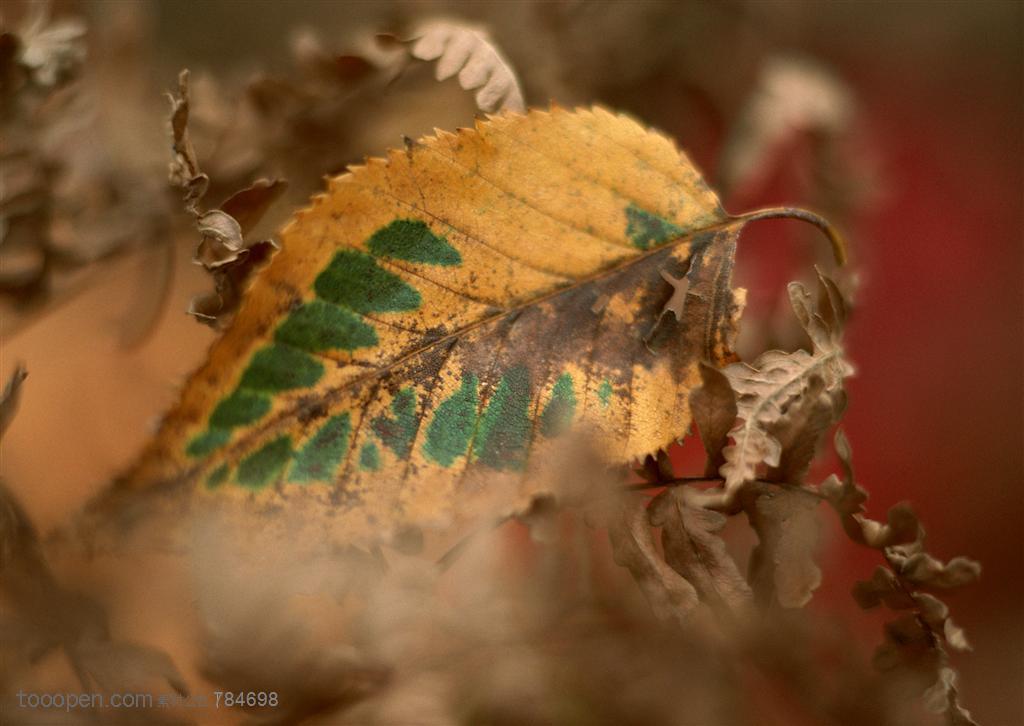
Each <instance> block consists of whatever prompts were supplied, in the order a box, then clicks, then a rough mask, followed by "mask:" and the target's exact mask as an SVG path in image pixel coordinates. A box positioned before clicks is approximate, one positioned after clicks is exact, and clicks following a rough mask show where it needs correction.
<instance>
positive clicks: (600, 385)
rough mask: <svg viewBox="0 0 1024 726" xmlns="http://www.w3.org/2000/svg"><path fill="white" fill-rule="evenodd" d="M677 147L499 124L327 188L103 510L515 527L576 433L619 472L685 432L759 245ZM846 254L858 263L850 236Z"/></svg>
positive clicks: (582, 129) (576, 128)
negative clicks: (743, 240)
mask: <svg viewBox="0 0 1024 726" xmlns="http://www.w3.org/2000/svg"><path fill="white" fill-rule="evenodd" d="M765 216H798V217H802V218H805V219H808V220H810V221H812V222H813V223H815V224H818V225H819V226H821V227H823V228H824V229H827V226H826V225H825V224H824V223H823V222H822V221H821V220H820V219H819V218H817V217H814V216H813V215H810V214H808V213H803V212H797V211H792V210H768V211H764V212H755V213H752V214H749V215H744V216H740V217H733V216H730V215H728V214H726V212H725V211H724V210H723V209H722V207H721V205H720V203H719V200H718V198H717V197H716V196H715V194H714V193H713V192H712V191H711V190H710V189H709V188H708V187H707V185H706V184H705V183H704V181H703V180H702V178H701V176H700V174H699V173H698V171H697V170H696V169H695V168H694V166H693V164H692V163H691V162H690V161H689V160H688V159H687V158H686V156H685V155H684V154H683V153H681V152H680V151H679V150H678V149H677V148H676V146H675V145H674V144H673V143H672V142H671V141H670V140H669V139H668V138H667V137H665V136H664V135H662V134H660V133H657V132H655V131H651V130H648V129H645V128H643V127H642V126H641V125H640V124H638V123H637V122H635V121H633V120H631V119H629V118H627V117H625V116H621V115H616V114H613V113H610V112H608V111H605V110H603V109H600V108H594V109H587V110H577V111H573V112H570V111H566V110H561V109H554V110H551V111H550V112H544V111H531V112H529V113H528V114H526V115H518V114H510V113H509V114H503V115H499V116H493V117H490V118H488V119H487V120H485V121H480V122H478V123H477V124H476V127H475V128H474V129H461V130H459V131H458V132H456V133H448V132H437V134H436V136H433V137H430V138H426V139H422V140H421V141H419V142H416V143H414V144H411V145H409V146H408V147H407V148H406V149H404V150H399V151H392V152H390V153H389V154H388V157H387V158H386V159H371V160H369V161H367V162H366V164H365V165H363V166H359V167H355V168H352V169H351V170H350V171H349V173H347V174H344V175H342V176H339V177H336V178H334V179H332V180H330V183H329V186H328V190H327V192H326V193H324V194H321V195H319V196H317V197H316V198H315V199H314V200H313V202H312V205H311V206H310V207H309V208H308V209H305V210H303V211H301V212H299V213H298V214H297V215H296V216H295V217H294V218H293V219H292V221H291V222H290V223H289V224H288V225H287V226H286V227H285V229H284V230H283V232H282V234H281V240H282V250H281V251H280V252H279V253H278V254H277V255H276V256H275V257H274V258H273V260H272V262H271V263H270V264H269V266H267V267H266V268H265V269H264V270H262V271H261V272H260V273H259V274H258V276H257V277H256V278H255V280H254V282H253V284H252V286H251V288H250V290H249V291H248V293H247V295H246V299H245V300H244V303H243V304H242V306H241V308H240V309H239V311H238V314H237V317H236V319H235V320H234V322H233V323H232V325H231V326H230V328H229V329H228V330H227V331H226V333H225V334H224V335H223V337H222V338H221V339H219V340H218V341H217V342H216V343H215V345H214V346H213V348H212V350H211V351H210V354H209V357H208V360H207V362H206V363H205V365H203V366H202V367H201V368H200V369H199V370H198V371H197V372H196V373H195V374H194V375H193V376H192V378H191V379H190V380H189V382H188V383H187V385H186V386H185V388H184V390H183V392H182V394H181V400H180V402H179V403H178V405H177V406H176V407H175V408H174V409H173V410H172V411H171V412H170V413H169V414H168V415H167V417H166V418H165V420H164V421H163V424H162V426H161V429H160V432H159V435H158V436H157V437H156V438H155V439H154V440H153V442H152V443H151V445H150V446H149V447H148V449H147V450H146V452H145V453H144V455H143V456H142V457H141V459H140V461H139V462H138V464H137V465H136V466H135V467H134V468H133V470H132V471H131V472H130V473H129V474H127V475H126V476H125V477H124V478H123V479H122V480H121V481H119V483H118V484H117V485H116V487H115V488H114V490H113V492H112V495H111V496H108V497H107V498H106V499H105V500H101V502H100V503H99V504H98V505H97V507H101V508H102V507H103V506H104V502H106V503H110V502H124V501H125V500H126V499H127V500H129V501H130V500H131V498H132V497H133V496H136V495H138V496H144V495H146V494H147V493H150V492H162V493H166V492H178V493H184V494H185V495H186V496H188V497H193V498H196V499H197V500H198V501H199V502H200V503H201V502H203V501H206V499H205V498H207V497H212V498H215V499H226V498H228V499H230V498H233V499H242V500H251V501H252V502H254V503H255V504H256V505H258V506H266V507H268V508H272V507H280V506H288V507H291V508H301V507H309V508H310V509H311V511H313V510H315V511H317V512H319V513H324V512H327V513H329V514H330V515H331V516H330V517H329V519H330V521H331V522H332V526H335V527H338V528H340V530H342V531H344V532H345V533H346V535H347V536H349V537H355V538H359V537H362V536H366V535H370V534H372V533H375V532H378V533H379V532H385V531H387V530H390V529H391V528H393V527H394V526H396V525H398V524H400V523H403V522H416V523H444V522H447V521H450V520H451V518H453V517H466V516H475V515H477V514H479V513H481V512H484V511H487V512H490V513H498V514H508V513H512V512H515V511H518V510H521V509H522V508H524V507H525V506H527V505H528V503H529V501H530V498H531V497H532V496H533V495H535V494H537V493H538V492H543V491H549V490H550V489H551V483H550V482H549V481H548V480H547V479H548V477H549V474H548V473H546V471H545V465H546V463H547V462H548V461H549V460H550V459H552V457H553V455H554V452H555V451H557V446H558V445H559V440H560V439H562V438H563V436H564V435H565V434H567V433H568V432H570V431H573V430H576V431H585V432H587V433H588V435H591V436H593V437H595V440H596V441H597V443H598V447H599V450H600V451H601V452H602V453H603V456H604V459H605V463H607V464H609V465H624V464H628V463H629V462H631V461H633V460H635V459H636V458H638V457H643V456H644V455H646V454H649V453H652V452H655V451H657V450H658V449H661V448H663V447H666V446H667V445H669V444H670V443H671V442H672V441H673V440H675V439H677V438H679V437H681V436H683V435H685V433H686V432H687V430H688V428H689V425H690V410H689V406H690V404H689V394H690V391H691V389H693V388H694V387H696V386H697V385H699V381H700V372H699V365H700V363H701V361H710V362H711V363H713V364H716V365H722V364H724V363H726V362H729V361H730V360H731V359H732V354H731V351H730V342H731V340H732V339H733V337H734V335H735V332H736V328H735V326H736V321H737V318H738V316H739V313H740V311H741V309H742V306H743V300H744V294H743V291H742V290H734V289H733V288H732V286H731V272H732V267H733V259H734V254H735V248H736V240H737V237H738V235H739V233H740V230H741V229H742V227H743V225H744V224H746V223H747V222H748V221H750V220H751V219H756V218H760V217H765ZM833 242H834V243H835V244H836V251H837V256H840V253H841V245H840V243H839V242H838V240H837V239H836V238H834V237H833Z"/></svg>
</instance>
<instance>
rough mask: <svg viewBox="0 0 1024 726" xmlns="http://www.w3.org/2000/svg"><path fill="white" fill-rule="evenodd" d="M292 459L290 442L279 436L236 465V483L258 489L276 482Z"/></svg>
mask: <svg viewBox="0 0 1024 726" xmlns="http://www.w3.org/2000/svg"><path fill="white" fill-rule="evenodd" d="M291 458H292V440H291V439H290V438H289V437H287V436H281V437H279V438H276V439H274V440H273V441H271V442H270V443H268V444H264V445H263V446H262V447H261V448H259V449H257V450H256V451H254V452H253V453H251V454H249V455H248V456H247V457H245V458H244V459H242V461H241V463H239V465H238V476H237V477H236V478H237V479H238V483H239V484H241V485H242V486H244V487H249V488H251V489H260V488H262V487H265V486H266V485H267V484H270V483H271V482H273V481H276V480H277V478H278V476H280V474H281V470H282V469H284V467H285V465H286V464H287V463H288V461H289V460H290V459H291Z"/></svg>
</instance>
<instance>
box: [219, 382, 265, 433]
mask: <svg viewBox="0 0 1024 726" xmlns="http://www.w3.org/2000/svg"><path fill="white" fill-rule="evenodd" d="M269 410H270V398H269V397H268V396H265V395H263V394H262V393H257V392H256V391H243V390H235V391H234V392H233V393H232V394H231V395H230V396H228V397H227V398H224V399H222V400H221V402H220V403H218V404H217V407H216V408H215V409H213V413H211V414H210V430H211V433H212V431H213V429H217V428H222V429H232V428H234V427H235V426H246V425H248V424H251V423H253V422H255V421H258V420H259V419H261V418H262V417H263V415H264V414H266V413H267V411H269ZM226 439H227V436H226V435H225V440H226Z"/></svg>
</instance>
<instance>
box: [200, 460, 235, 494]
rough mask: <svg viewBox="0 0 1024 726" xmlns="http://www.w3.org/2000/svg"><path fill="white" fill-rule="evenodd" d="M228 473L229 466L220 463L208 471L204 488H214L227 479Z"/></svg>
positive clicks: (229, 470) (229, 471)
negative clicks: (208, 474)
mask: <svg viewBox="0 0 1024 726" xmlns="http://www.w3.org/2000/svg"><path fill="white" fill-rule="evenodd" d="M230 473H231V468H230V467H229V466H228V465H227V464H221V465H220V466H218V467H217V468H216V469H214V470H213V471H212V472H211V473H210V476H208V477H207V478H206V488H207V489H216V488H217V487H219V486H220V485H221V484H223V483H224V482H226V481H227V480H228V474H230Z"/></svg>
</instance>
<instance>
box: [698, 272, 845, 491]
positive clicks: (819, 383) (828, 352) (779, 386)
mask: <svg viewBox="0 0 1024 726" xmlns="http://www.w3.org/2000/svg"><path fill="white" fill-rule="evenodd" d="M789 297H790V303H791V304H792V307H793V311H794V312H795V313H796V316H797V319H798V320H799V321H800V324H801V325H802V326H803V328H804V330H805V331H806V332H807V335H808V336H809V337H810V339H811V342H812V351H813V352H811V353H808V352H806V351H803V350H797V351H795V352H793V353H784V352H782V351H777V350H776V351H768V352H767V353H764V354H762V355H761V356H760V357H759V358H758V359H757V360H756V361H755V363H754V365H753V366H750V365H747V364H745V363H737V364H733V365H731V366H729V367H727V368H726V369H725V371H724V373H725V375H726V376H727V377H728V379H729V383H730V385H731V387H732V389H733V391H735V393H736V396H737V413H738V415H739V418H740V423H739V424H737V425H736V427H735V428H733V429H732V431H731V432H730V435H731V436H732V439H733V443H732V444H731V445H729V446H727V447H726V448H725V449H723V451H722V454H723V456H724V458H725V463H724V464H723V465H722V467H721V469H720V472H721V474H722V476H723V477H724V479H725V481H724V483H723V485H722V490H721V491H718V492H713V493H711V494H710V495H709V496H708V497H707V498H706V499H707V501H708V503H714V504H715V506H725V505H727V504H729V503H731V502H732V501H733V499H734V498H735V496H736V495H737V494H738V493H739V491H740V490H741V489H742V488H743V486H744V485H745V484H747V483H749V482H751V481H753V480H754V479H755V478H757V470H758V467H759V466H761V464H762V463H765V464H767V465H768V466H769V467H771V468H773V469H775V470H776V471H777V472H783V473H784V474H786V475H790V476H793V477H797V478H798V479H799V478H802V476H803V474H804V472H806V468H807V465H808V464H809V460H810V459H809V455H808V449H809V450H810V452H813V447H814V444H812V445H811V446H810V447H807V446H802V450H801V451H800V452H799V453H797V450H796V448H795V446H796V444H798V443H799V444H801V445H802V442H803V440H805V439H807V438H810V440H811V441H814V442H816V438H817V437H818V436H819V435H820V434H821V433H822V432H823V431H824V428H825V427H826V426H827V425H828V423H829V422H831V421H832V420H834V419H835V418H836V416H837V413H836V411H837V409H839V408H840V407H841V403H842V400H843V399H842V396H841V389H842V383H843V379H844V378H845V377H847V376H849V375H850V374H851V373H852V372H853V369H852V367H851V366H850V364H849V363H848V362H847V361H846V359H845V357H844V354H843V349H842V346H841V336H842V326H841V319H840V318H837V317H836V316H834V315H829V318H830V321H831V322H826V320H825V317H823V316H822V315H821V314H819V312H818V311H816V310H812V308H811V303H810V294H809V293H808V292H807V291H806V290H805V288H804V287H803V285H801V284H800V283H798V282H792V283H790V284H789ZM819 298H820V296H819ZM826 305H827V306H828V308H829V309H834V308H833V303H832V301H831V300H830V299H829V298H827V297H825V298H823V299H819V306H821V307H823V308H824V307H825V306H826ZM784 441H785V447H784V443H783V442H784ZM784 448H785V450H786V451H787V460H786V461H785V462H784V461H783V450H784ZM794 483H797V482H794Z"/></svg>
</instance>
